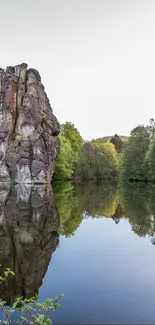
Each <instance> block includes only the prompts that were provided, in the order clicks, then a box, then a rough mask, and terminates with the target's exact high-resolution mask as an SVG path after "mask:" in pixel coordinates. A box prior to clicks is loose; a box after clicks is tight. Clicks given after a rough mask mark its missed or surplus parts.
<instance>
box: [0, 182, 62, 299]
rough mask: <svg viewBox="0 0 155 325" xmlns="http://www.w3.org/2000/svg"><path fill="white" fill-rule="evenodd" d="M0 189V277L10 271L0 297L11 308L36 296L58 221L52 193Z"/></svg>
mask: <svg viewBox="0 0 155 325" xmlns="http://www.w3.org/2000/svg"><path fill="white" fill-rule="evenodd" d="M9 191H10V190H9V188H5V187H3V188H0V264H1V265H2V266H1V267H0V275H1V276H4V271H5V270H6V268H7V267H9V268H11V270H13V271H14V273H15V277H14V276H9V277H8V278H7V279H6V280H5V281H4V282H2V283H1V284H0V297H1V298H2V299H3V300H5V301H6V302H7V304H8V305H11V304H12V303H13V302H14V301H15V298H16V297H19V296H23V297H24V298H30V297H32V296H34V295H35V294H36V293H38V289H39V287H40V286H41V284H42V279H43V277H44V276H45V274H46V271H47V267H48V264H49V262H50V259H51V257H52V254H53V252H54V251H55V249H56V247H57V245H58V243H59V235H58V229H59V226H60V219H59V215H58V212H57V209H56V207H55V205H54V202H53V193H52V190H51V189H50V190H49V192H48V193H47V192H46V191H45V190H44V188H42V187H38V186H37V187H23V186H21V185H16V188H13V189H12V190H11V192H9Z"/></svg>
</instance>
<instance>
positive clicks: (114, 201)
mask: <svg viewBox="0 0 155 325" xmlns="http://www.w3.org/2000/svg"><path fill="white" fill-rule="evenodd" d="M76 194H77V195H78V198H79V200H80V202H81V204H82V210H83V211H85V212H86V214H87V215H90V216H92V217H96V218H97V217H102V216H105V217H111V216H112V215H114V213H115V211H116V208H117V205H118V192H117V184H116V183H110V182H109V183H105V182H89V183H87V182H86V183H84V184H83V185H76Z"/></svg>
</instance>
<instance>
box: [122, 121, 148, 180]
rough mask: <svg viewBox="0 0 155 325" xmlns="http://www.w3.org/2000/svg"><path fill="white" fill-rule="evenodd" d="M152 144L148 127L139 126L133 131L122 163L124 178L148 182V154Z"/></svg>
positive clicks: (125, 148) (125, 146) (126, 144)
mask: <svg viewBox="0 0 155 325" xmlns="http://www.w3.org/2000/svg"><path fill="white" fill-rule="evenodd" d="M149 144H150V134H149V131H148V128H147V127H144V126H143V125H139V126H137V127H136V128H134V129H133V130H132V131H131V136H130V138H129V139H128V141H127V142H126V143H125V144H124V147H123V153H122V158H121V163H120V172H121V175H122V176H123V178H125V179H128V180H129V179H130V180H134V179H136V180H146V179H147V178H148V166H147V161H146V154H147V150H148V147H149Z"/></svg>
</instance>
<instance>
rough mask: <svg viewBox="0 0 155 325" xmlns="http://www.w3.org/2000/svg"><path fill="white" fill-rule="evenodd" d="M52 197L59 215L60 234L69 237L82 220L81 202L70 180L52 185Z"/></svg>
mask: <svg viewBox="0 0 155 325" xmlns="http://www.w3.org/2000/svg"><path fill="white" fill-rule="evenodd" d="M53 189H54V197H55V203H56V206H57V209H58V211H59V215H60V225H61V226H60V234H61V235H65V236H66V237H69V236H71V235H74V232H75V231H76V230H77V228H78V227H79V225H80V223H81V222H82V220H83V216H82V208H81V202H80V201H79V198H78V196H77V195H76V193H75V187H74V185H73V184H72V183H70V182H57V183H56V184H54V185H53Z"/></svg>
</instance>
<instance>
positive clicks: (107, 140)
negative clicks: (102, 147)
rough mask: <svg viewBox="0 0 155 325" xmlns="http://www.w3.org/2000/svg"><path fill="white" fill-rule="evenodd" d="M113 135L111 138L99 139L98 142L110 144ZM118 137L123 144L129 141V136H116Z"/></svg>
mask: <svg viewBox="0 0 155 325" xmlns="http://www.w3.org/2000/svg"><path fill="white" fill-rule="evenodd" d="M113 136H114V135H111V136H107V137H103V138H100V139H98V140H100V141H103V142H110V140H111V138H112V137H113ZM118 136H119V137H120V139H121V140H122V141H123V142H126V141H127V140H128V139H129V136H125V135H118Z"/></svg>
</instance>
